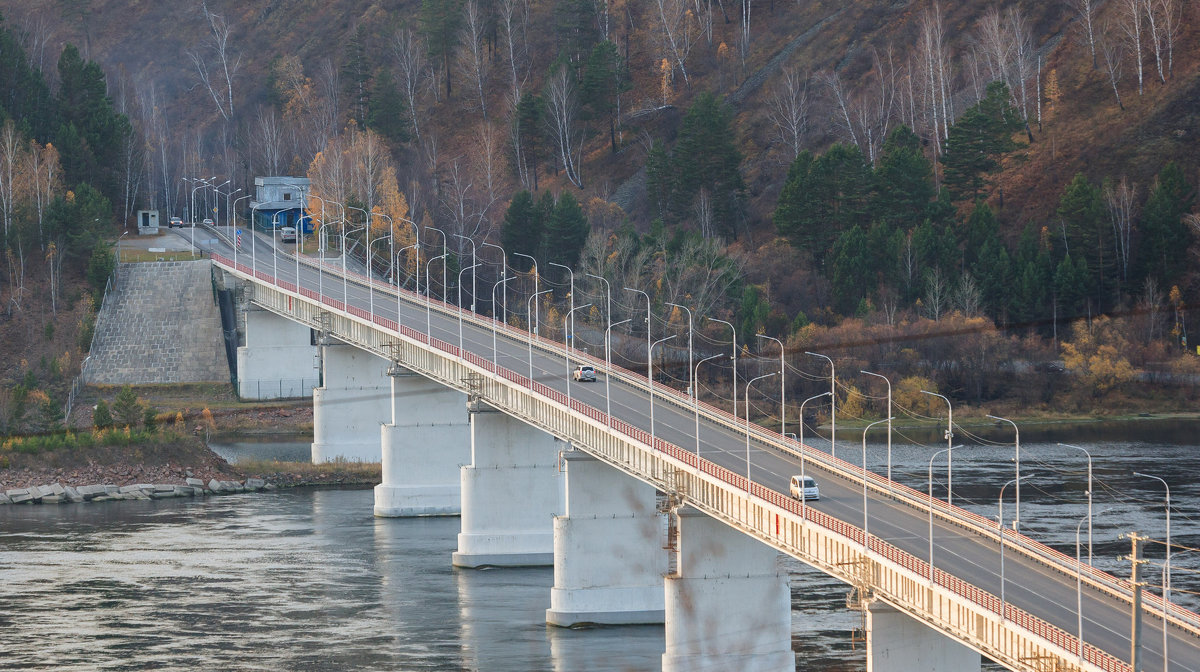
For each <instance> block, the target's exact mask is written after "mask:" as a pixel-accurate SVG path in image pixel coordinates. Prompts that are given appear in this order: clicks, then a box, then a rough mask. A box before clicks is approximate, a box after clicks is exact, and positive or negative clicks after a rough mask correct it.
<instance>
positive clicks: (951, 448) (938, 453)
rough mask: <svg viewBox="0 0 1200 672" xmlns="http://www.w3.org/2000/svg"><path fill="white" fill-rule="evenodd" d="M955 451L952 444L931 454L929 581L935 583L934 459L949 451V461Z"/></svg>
mask: <svg viewBox="0 0 1200 672" xmlns="http://www.w3.org/2000/svg"><path fill="white" fill-rule="evenodd" d="M960 447H961V446H960ZM953 452H954V446H950V447H949V448H942V449H941V450H938V451H935V452H934V453H933V455H930V456H929V497H928V500H927V502H926V503H928V504H929V583H930V584H932V583H933V461H934V460H936V459H937V456H938V455H941V454H942V453H949V454H948V455H946V461H947V462H949V460H950V454H953ZM947 484H948V482H947ZM949 492H950V491H949V489H947V491H946V494H947V497H949Z"/></svg>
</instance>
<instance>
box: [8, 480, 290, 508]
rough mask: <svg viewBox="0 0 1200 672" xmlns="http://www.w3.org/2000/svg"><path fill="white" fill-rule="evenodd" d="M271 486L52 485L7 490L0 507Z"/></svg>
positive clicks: (251, 482) (190, 483)
mask: <svg viewBox="0 0 1200 672" xmlns="http://www.w3.org/2000/svg"><path fill="white" fill-rule="evenodd" d="M275 489H276V487H275V485H274V484H271V483H267V482H266V481H264V480H263V479H261V478H248V479H246V481H245V482H244V483H243V482H241V481H218V480H216V479H215V478H214V479H210V480H209V482H208V483H207V484H205V482H204V481H202V480H200V479H198V478H188V479H187V481H186V484H185V485H175V484H166V483H163V484H157V485H155V484H148V483H139V484H135V485H125V486H120V485H113V484H104V485H81V486H79V487H75V486H71V485H62V484H60V483H52V484H50V485H34V486H30V487H28V488H10V489H8V490H5V491H4V492H3V493H0V506H2V505H5V504H81V503H84V502H110V501H122V500H147V499H169V498H172V497H204V496H208V495H225V494H234V493H238V492H266V491H268V490H275Z"/></svg>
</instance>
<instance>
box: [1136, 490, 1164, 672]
mask: <svg viewBox="0 0 1200 672" xmlns="http://www.w3.org/2000/svg"><path fill="white" fill-rule="evenodd" d="M1133 475H1134V476H1141V477H1143V478H1153V479H1154V480H1156V481H1158V482H1159V483H1162V484H1163V488H1165V489H1166V491H1167V500H1166V505H1165V506H1164V507H1163V509H1164V511H1166V514H1167V552H1166V558H1165V559H1164V560H1163V629H1162V630H1163V651H1162V655H1163V671H1164V672H1166V669H1167V661H1168V658H1167V631H1168V629H1169V628H1168V627H1167V606H1168V605H1170V604H1171V486H1169V485H1167V482H1166V481H1164V480H1163V479H1161V478H1159V477H1158V476H1153V475H1151V474H1143V473H1142V472H1140V471H1135V472H1133Z"/></svg>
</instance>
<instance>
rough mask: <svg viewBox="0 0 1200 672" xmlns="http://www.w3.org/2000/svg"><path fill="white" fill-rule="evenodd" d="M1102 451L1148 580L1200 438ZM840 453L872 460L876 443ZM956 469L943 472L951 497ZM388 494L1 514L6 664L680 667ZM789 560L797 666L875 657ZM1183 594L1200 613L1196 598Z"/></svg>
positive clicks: (1061, 504)
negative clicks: (585, 617) (588, 624)
mask: <svg viewBox="0 0 1200 672" xmlns="http://www.w3.org/2000/svg"><path fill="white" fill-rule="evenodd" d="M814 445H820V444H817V443H814ZM1086 445H1087V446H1088V447H1089V448H1092V449H1093V452H1094V454H1095V457H1096V469H1095V477H1096V480H1097V483H1098V487H1097V488H1096V510H1097V511H1100V510H1102V509H1110V510H1108V511H1105V512H1104V513H1102V514H1100V515H1097V516H1096V521H1095V547H1094V552H1095V554H1096V561H1097V565H1099V566H1101V567H1104V568H1106V569H1109V570H1111V571H1115V572H1118V573H1121V574H1123V575H1127V574H1128V563H1122V562H1121V561H1120V560H1118V559H1117V556H1118V555H1119V554H1123V553H1128V550H1129V547H1128V542H1127V541H1125V540H1121V539H1118V535H1119V534H1121V533H1123V532H1127V531H1129V530H1130V529H1132V528H1134V527H1137V528H1140V529H1141V530H1142V531H1143V532H1145V533H1147V534H1149V535H1151V536H1152V537H1158V538H1160V539H1161V538H1162V535H1163V532H1164V530H1163V527H1164V526H1163V519H1162V488H1161V484H1158V483H1157V481H1151V480H1148V479H1141V478H1136V477H1132V476H1130V472H1132V471H1134V470H1135V469H1136V470H1142V471H1148V472H1150V473H1155V474H1160V475H1164V476H1165V477H1166V478H1167V479H1168V481H1170V482H1171V484H1172V488H1173V490H1172V496H1173V504H1174V508H1175V517H1174V518H1173V519H1172V534H1173V537H1174V541H1175V543H1177V544H1182V545H1184V546H1187V547H1191V548H1195V547H1200V525H1198V523H1197V521H1196V520H1195V517H1196V516H1197V515H1198V514H1197V513H1196V512H1197V511H1198V510H1200V507H1198V505H1200V498H1198V497H1197V488H1196V486H1195V485H1194V482H1195V480H1196V479H1195V477H1194V475H1195V474H1197V473H1200V449H1198V448H1197V447H1195V446H1177V445H1167V444H1151V443H1120V444H1116V443H1114V444H1086ZM1022 448H1023V450H1022V460H1023V462H1022V470H1023V471H1025V470H1028V471H1029V472H1030V473H1035V474H1036V476H1035V477H1034V478H1033V479H1032V481H1031V483H1030V485H1028V486H1027V487H1025V488H1024V489H1023V491H1022V511H1021V517H1022V529H1023V531H1025V532H1027V533H1030V534H1031V535H1032V536H1034V537H1035V538H1037V539H1039V540H1041V541H1044V542H1047V543H1051V544H1052V545H1054V546H1056V547H1058V548H1060V549H1061V550H1063V551H1064V552H1069V553H1070V554H1072V555H1073V554H1074V539H1075V529H1076V525H1077V523H1078V521H1079V520H1080V518H1081V516H1082V515H1083V514H1084V512H1085V511H1086V509H1085V507H1084V504H1083V502H1085V501H1086V500H1085V494H1084V490H1085V485H1086V472H1085V471H1084V468H1083V466H1082V465H1083V464H1084V463H1083V461H1082V457H1081V455H1082V453H1079V452H1078V451H1069V450H1067V449H1062V448H1059V447H1058V446H1055V445H1053V444H1029V445H1023V446H1022ZM868 450H869V453H868V464H869V466H871V468H872V469H876V470H879V471H883V470H885V469H886V464H885V459H886V458H885V456H886V450H885V448H884V446H883V445H879V444H870V445H869V446H868ZM843 451H845V452H846V454H843ZM838 452H839V456H840V457H846V458H847V459H849V456H850V455H853V456H855V458H856V459H855V461H857V459H858V456H859V455H860V454H861V446H860V445H847V446H845V447H843V446H842V444H841V443H839V451H838ZM1072 453H1074V454H1072ZM928 457H929V451H928V450H927V449H922V450H916V449H912V448H908V447H903V446H899V445H897V446H895V447H894V449H893V472H894V474H895V475H896V477H897V478H898V479H899V480H901V481H902V482H905V483H908V484H910V485H912V486H913V487H919V488H921V489H924V488H925V487H926V479H927V472H928V466H927V465H928ZM942 458H943V459H944V455H943V456H942ZM1011 458H1012V450H1011V446H1009V447H994V448H975V449H971V448H967V449H963V450H962V451H961V452H960V451H957V450H956V454H955V463H954V470H955V471H954V484H955V487H954V490H955V497H956V503H961V504H965V505H969V506H970V507H971V508H973V509H974V510H976V511H978V512H979V513H981V514H984V515H989V516H990V515H995V513H996V494H997V492H998V490H999V486H1000V485H1002V484H1003V483H1004V481H1005V480H1007V479H1009V478H1012V475H1011V474H1012V469H1013V467H1014V465H1013V464H1012V462H1011ZM943 470H944V462H943V463H942V467H941V468H938V467H936V465H935V479H936V481H937V483H938V485H935V488H937V489H938V490H937V492H938V494H939V496H940V495H941V494H942V493H941V489H942V488H943V487H944V476H943V475H941V472H942V471H943ZM960 500H961V501H960ZM372 503H373V500H372V492H371V491H370V490H369V489H363V490H299V491H288V492H277V493H270V494H247V495H231V496H224V497H210V498H206V499H196V500H160V501H148V502H109V503H101V504H85V505H64V506H34V507H30V506H20V507H18V506H6V507H0V633H3V636H2V639H0V652H2V653H0V669H48V668H62V669H105V670H144V669H155V668H159V669H161V668H184V667H188V668H201V669H240V670H248V669H255V670H260V669H267V670H375V669H394V670H486V671H489V672H491V671H497V672H505V671H514V672H515V671H524V670H564V671H565V670H611V671H614V672H615V671H618V670H621V671H624V670H634V671H643V670H644V671H653V670H658V669H659V668H660V663H659V660H660V656H661V654H662V651H663V639H662V637H663V631H662V627H661V626H657V627H656V626H646V627H622V628H598V629H586V630H562V629H557V628H548V627H547V626H546V625H545V622H544V621H545V609H546V607H547V606H548V603H549V590H550V586H551V585H552V583H553V571H552V570H551V569H549V568H545V569H495V570H482V571H481V570H456V569H454V568H452V567H451V566H450V555H451V553H452V552H453V551H454V548H455V535H456V534H457V532H458V525H459V521H458V519H457V518H426V519H376V518H373V517H372V516H371V509H372ZM1009 505H1011V500H1010V502H1009ZM1007 511H1008V509H1007V508H1006V512H1007ZM1007 515H1009V514H1008V513H1006V516H1007ZM1084 529H1086V528H1084ZM1085 543H1086V537H1085ZM1160 549H1161V547H1160ZM1084 552H1085V553H1086V551H1084ZM1157 554H1158V556H1159V558H1160V559H1161V550H1159V551H1157ZM1148 555H1150V556H1151V557H1153V556H1154V555H1155V551H1154V550H1153V549H1151V550H1150V552H1149V553H1148ZM1198 560H1200V553H1196V552H1187V551H1181V552H1179V554H1178V555H1176V557H1175V561H1174V562H1175V567H1176V568H1177V570H1176V575H1175V576H1176V578H1175V585H1176V587H1177V588H1178V589H1188V590H1193V591H1197V590H1200V585H1198V583H1200V582H1198V581H1196V576H1197V575H1196V574H1195V571H1196V570H1200V562H1198ZM783 562H784V564H785V567H786V568H787V569H788V571H789V573H790V574H791V589H792V595H793V619H792V631H793V648H794V649H795V650H796V651H797V661H798V665H797V669H799V670H821V671H823V672H829V671H840V670H855V671H858V670H863V669H865V662H864V658H863V652H862V647H861V642H859V643H858V644H857V645H855V642H854V640H853V638H852V636H851V635H852V632H853V631H854V629H855V628H857V627H858V626H859V625H860V623H861V621H860V616H859V615H858V613H857V612H851V611H848V610H847V609H846V608H845V595H846V592H847V587H846V586H845V585H843V584H840V583H838V582H836V581H833V580H831V579H829V578H827V577H825V576H824V575H822V574H819V573H817V572H814V571H812V570H809V569H807V568H805V567H804V566H802V565H800V564H799V563H796V562H794V561H791V560H786V559H785V560H783ZM1189 570H1190V571H1191V572H1192V573H1191V574H1190V575H1189V574H1188V571H1189ZM1177 601H1179V602H1181V603H1183V604H1187V605H1188V606H1190V607H1191V608H1193V609H1195V608H1197V606H1200V605H1198V604H1197V600H1196V599H1195V596H1194V595H1185V594H1180V595H1179V596H1178V599H1177Z"/></svg>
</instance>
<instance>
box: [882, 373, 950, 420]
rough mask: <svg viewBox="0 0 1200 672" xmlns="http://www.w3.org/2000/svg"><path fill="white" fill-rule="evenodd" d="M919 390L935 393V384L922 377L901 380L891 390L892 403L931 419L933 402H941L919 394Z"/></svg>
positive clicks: (934, 409) (933, 409)
mask: <svg viewBox="0 0 1200 672" xmlns="http://www.w3.org/2000/svg"><path fill="white" fill-rule="evenodd" d="M921 390H929V391H930V392H937V391H938V388H937V383H935V382H933V381H932V380H930V379H928V378H925V377H922V376H908V377H907V378H901V379H900V382H898V383H896V386H895V387H894V388H893V389H892V403H893V404H895V405H896V406H898V407H900V408H905V409H908V410H909V411H912V412H913V413H917V414H919V415H924V416H928V417H933V416H934V413H935V411H936V408H935V407H934V402H937V403H939V404H940V403H942V402H941V400H940V399H938V398H937V397H931V396H929V395H928V394H921Z"/></svg>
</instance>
